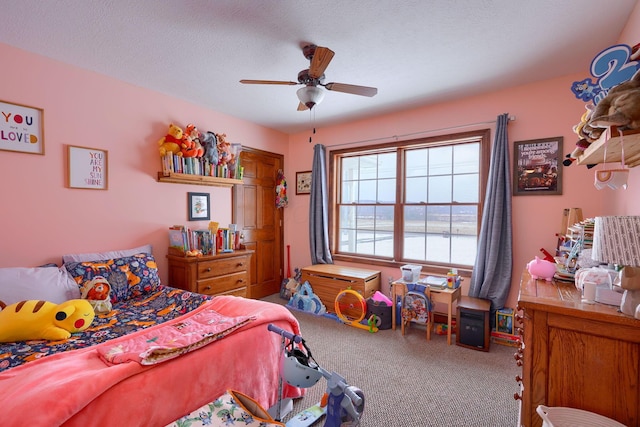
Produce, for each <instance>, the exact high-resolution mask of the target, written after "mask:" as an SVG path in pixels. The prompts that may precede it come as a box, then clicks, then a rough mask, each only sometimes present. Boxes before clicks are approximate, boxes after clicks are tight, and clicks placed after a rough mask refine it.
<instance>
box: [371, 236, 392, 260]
mask: <svg viewBox="0 0 640 427" xmlns="http://www.w3.org/2000/svg"><path fill="white" fill-rule="evenodd" d="M374 255H377V256H383V257H392V256H393V233H388V232H376V241H375V248H374Z"/></svg>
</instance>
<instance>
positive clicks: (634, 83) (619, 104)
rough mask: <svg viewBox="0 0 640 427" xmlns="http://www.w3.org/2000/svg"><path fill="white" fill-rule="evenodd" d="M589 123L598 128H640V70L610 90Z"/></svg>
mask: <svg viewBox="0 0 640 427" xmlns="http://www.w3.org/2000/svg"><path fill="white" fill-rule="evenodd" d="M589 124H590V125H591V126H593V127H597V128H606V127H609V126H618V127H621V128H623V129H638V128H640V72H639V73H636V74H635V75H634V76H633V77H632V78H631V80H628V81H626V82H624V83H621V84H619V85H618V86H615V87H613V88H611V89H610V90H609V93H607V96H605V97H604V98H603V99H602V100H601V101H600V102H598V104H597V105H596V108H595V109H594V110H593V114H592V116H591V120H589Z"/></svg>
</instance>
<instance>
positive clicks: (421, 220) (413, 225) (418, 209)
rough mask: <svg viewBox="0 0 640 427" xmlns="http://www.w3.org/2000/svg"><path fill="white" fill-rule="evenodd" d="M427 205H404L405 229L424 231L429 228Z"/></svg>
mask: <svg viewBox="0 0 640 427" xmlns="http://www.w3.org/2000/svg"><path fill="white" fill-rule="evenodd" d="M426 217H427V207H426V206H405V207H404V231H409V232H418V233H424V232H425V231H426V230H427V228H426V227H427V225H426V223H427V220H426Z"/></svg>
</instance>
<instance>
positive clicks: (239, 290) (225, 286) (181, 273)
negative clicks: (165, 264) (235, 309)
mask: <svg viewBox="0 0 640 427" xmlns="http://www.w3.org/2000/svg"><path fill="white" fill-rule="evenodd" d="M251 254H253V251H250V250H239V251H235V252H231V253H225V254H218V255H210V256H203V257H185V256H179V255H167V259H168V260H169V286H173V287H175V288H180V289H185V290H187V291H191V292H197V293H200V294H207V295H236V296H241V297H248V296H249V295H247V289H248V287H249V285H250V284H251V274H250V266H251Z"/></svg>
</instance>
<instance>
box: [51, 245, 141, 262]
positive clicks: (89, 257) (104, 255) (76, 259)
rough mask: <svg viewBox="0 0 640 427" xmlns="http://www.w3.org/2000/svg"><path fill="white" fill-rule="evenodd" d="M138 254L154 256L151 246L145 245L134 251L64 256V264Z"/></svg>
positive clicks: (124, 250) (125, 250)
mask: <svg viewBox="0 0 640 427" xmlns="http://www.w3.org/2000/svg"><path fill="white" fill-rule="evenodd" d="M137 254H149V255H152V253H151V245H144V246H139V247H137V248H133V249H123V250H119V251H107V252H94V253H86V254H67V255H62V263H63V264H64V263H67V262H85V261H100V260H106V259H115V258H124V257H128V256H133V255H137Z"/></svg>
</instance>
